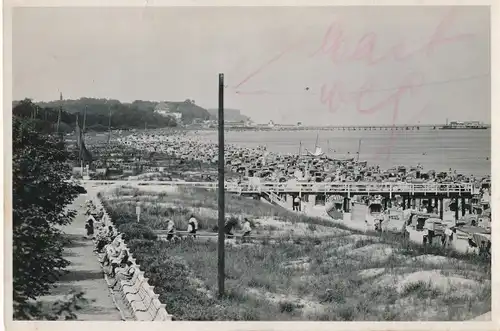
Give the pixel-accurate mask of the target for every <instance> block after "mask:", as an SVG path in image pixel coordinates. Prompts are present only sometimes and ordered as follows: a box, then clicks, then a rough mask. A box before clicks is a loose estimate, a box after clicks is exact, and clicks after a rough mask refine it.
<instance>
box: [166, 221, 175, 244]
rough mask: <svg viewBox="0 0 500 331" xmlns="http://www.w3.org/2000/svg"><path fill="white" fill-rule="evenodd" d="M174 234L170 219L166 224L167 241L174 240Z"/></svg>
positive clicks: (172, 222) (173, 226)
mask: <svg viewBox="0 0 500 331" xmlns="http://www.w3.org/2000/svg"><path fill="white" fill-rule="evenodd" d="M174 233H175V223H174V221H172V220H171V219H169V220H168V222H167V240H168V241H171V240H172V238H174Z"/></svg>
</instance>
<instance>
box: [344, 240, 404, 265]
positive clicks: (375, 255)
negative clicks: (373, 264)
mask: <svg viewBox="0 0 500 331" xmlns="http://www.w3.org/2000/svg"><path fill="white" fill-rule="evenodd" d="M393 253H394V249H393V248H392V247H391V246H390V245H388V244H372V245H367V246H363V247H360V248H356V249H355V250H353V251H351V252H349V253H348V254H347V255H348V256H351V257H369V258H370V259H371V260H372V261H377V262H382V261H385V260H387V259H389V257H390V256H391V255H392V254H393Z"/></svg>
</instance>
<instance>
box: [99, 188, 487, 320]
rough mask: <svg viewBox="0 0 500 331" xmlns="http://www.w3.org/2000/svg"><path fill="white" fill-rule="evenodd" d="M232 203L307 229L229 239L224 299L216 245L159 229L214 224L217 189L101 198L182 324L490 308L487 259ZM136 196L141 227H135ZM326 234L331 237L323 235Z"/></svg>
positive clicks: (396, 316) (413, 315)
mask: <svg viewBox="0 0 500 331" xmlns="http://www.w3.org/2000/svg"><path fill="white" fill-rule="evenodd" d="M226 199H227V200H226V206H227V213H228V214H229V217H232V216H233V215H237V214H244V215H248V216H249V217H251V218H252V219H253V220H254V219H257V220H261V226H262V227H263V228H265V232H266V233H269V235H270V236H273V235H275V234H276V233H279V232H280V231H281V232H282V231H289V230H290V229H299V228H301V227H302V228H303V229H304V230H303V231H294V235H295V239H294V240H290V239H289V238H282V239H276V240H273V241H259V242H253V243H248V244H234V243H230V244H228V245H226V253H225V256H226V263H225V264H226V272H225V274H226V275H225V277H226V282H225V284H226V294H225V296H224V297H223V298H221V299H218V298H217V243H216V242H215V241H203V242H202V241H195V242H192V241H181V242H180V243H177V244H170V243H167V242H164V241H161V240H157V238H156V236H155V235H154V230H155V229H156V230H158V229H164V228H165V226H166V223H165V220H166V219H167V218H172V219H174V221H175V222H176V225H178V227H179V228H183V227H185V224H186V222H187V217H189V215H190V214H191V213H195V214H196V213H198V214H197V217H198V219H199V222H200V224H201V227H202V228H204V229H211V228H213V226H214V225H215V224H216V223H217V218H216V210H217V195H216V192H213V191H206V190H202V189H177V190H175V191H174V190H172V191H168V192H163V193H158V192H156V193H155V192H151V191H145V190H138V189H135V188H127V187H124V188H120V189H117V190H114V191H112V192H108V193H107V194H104V195H103V201H104V205H105V207H106V209H108V211H109V212H110V215H111V217H112V218H113V220H114V221H115V223H116V224H118V226H119V229H121V231H126V233H127V236H126V237H127V240H128V242H129V246H130V247H131V249H132V251H133V254H134V256H135V257H136V258H137V261H138V263H139V264H140V265H141V268H143V269H144V271H145V272H146V275H147V277H149V278H150V283H151V285H153V286H155V291H156V292H157V293H159V294H160V301H161V302H162V303H165V304H166V306H167V311H168V312H169V313H171V314H173V315H174V316H175V318H176V319H178V320H261V321H270V320H318V321H351V320H355V321H363V320H365V321H387V320H394V321H417V320H467V319H471V318H474V317H476V316H478V315H481V314H483V313H486V312H488V311H490V310H491V264H490V261H487V260H484V259H481V258H479V257H477V256H473V255H467V254H459V253H455V252H452V251H449V250H440V249H438V248H432V247H422V246H419V245H417V244H413V243H410V242H405V241H404V240H402V238H401V237H400V236H398V235H394V234H382V235H381V234H378V233H361V232H359V231H354V230H348V229H347V228H346V227H343V226H340V225H337V224H334V223H332V222H328V221H327V220H323V219H318V218H310V217H307V216H304V215H298V214H295V213H292V212H290V211H287V210H284V209H282V208H281V207H278V206H274V205H269V204H267V203H264V202H261V201H256V200H252V199H248V198H244V197H239V196H234V195H228V196H227V198H226ZM137 201H140V203H141V205H142V206H143V209H142V211H141V223H140V225H139V224H137V225H135V226H134V227H131V226H130V224H128V223H130V222H135V203H136V202H137ZM209 216H210V217H209ZM265 222H269V223H270V224H272V225H271V226H268V224H262V223H265ZM273 222H274V223H273ZM284 223H286V224H287V226H285V227H280V225H283V224H284ZM266 226H267V227H266ZM283 229H284V230H283ZM134 231H135V232H134ZM308 231H309V232H308ZM325 232H328V233H329V234H330V235H329V236H326V237H321V235H320V234H322V233H325ZM297 236H299V238H297ZM300 238H302V240H300ZM313 238H314V240H312V239H313Z"/></svg>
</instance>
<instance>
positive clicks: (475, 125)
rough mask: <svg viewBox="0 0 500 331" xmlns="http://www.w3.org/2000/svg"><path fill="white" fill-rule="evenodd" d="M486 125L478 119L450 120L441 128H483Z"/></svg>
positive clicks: (485, 127)
mask: <svg viewBox="0 0 500 331" xmlns="http://www.w3.org/2000/svg"><path fill="white" fill-rule="evenodd" d="M487 128H488V127H487V126H486V125H484V124H483V123H481V122H478V121H469V122H459V121H452V122H450V123H449V124H448V122H447V123H446V125H444V126H442V127H441V130H485V129H487Z"/></svg>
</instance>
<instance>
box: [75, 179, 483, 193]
mask: <svg viewBox="0 0 500 331" xmlns="http://www.w3.org/2000/svg"><path fill="white" fill-rule="evenodd" d="M82 182H83V183H84V184H90V185H134V186H181V187H199V188H204V189H213V190H215V189H217V187H218V185H217V182H184V181H140V180H136V181H133V180H117V181H113V180H84V181H82ZM224 188H225V190H226V191H227V192H230V193H239V194H241V193H254V194H256V193H258V194H260V193H263V192H274V193H306V194H307V193H309V194H326V193H329V194H347V195H350V194H367V195H369V194H387V193H389V195H392V194H401V193H405V194H410V195H414V194H419V195H420V194H440V195H449V194H453V195H456V194H474V192H475V189H474V186H473V184H471V183H418V184H415V183H392V182H391V183H378V182H335V183H328V182H323V183H310V182H307V183H306V182H304V183H301V182H296V183H288V182H283V183H277V182H261V183H241V184H238V183H234V182H226V183H225V185H224Z"/></svg>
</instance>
